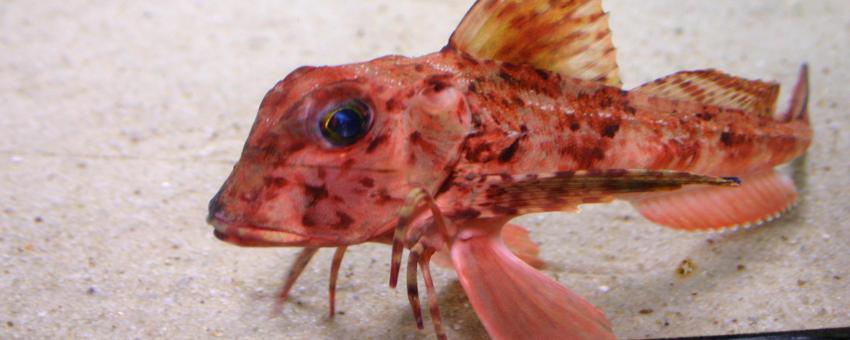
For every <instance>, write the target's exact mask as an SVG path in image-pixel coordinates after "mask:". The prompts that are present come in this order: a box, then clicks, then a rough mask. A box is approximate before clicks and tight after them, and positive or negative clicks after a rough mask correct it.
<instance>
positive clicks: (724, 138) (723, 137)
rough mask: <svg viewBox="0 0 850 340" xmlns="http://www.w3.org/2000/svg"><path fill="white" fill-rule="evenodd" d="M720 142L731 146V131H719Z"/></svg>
mask: <svg viewBox="0 0 850 340" xmlns="http://www.w3.org/2000/svg"><path fill="white" fill-rule="evenodd" d="M720 142H721V143H723V145H726V146H732V144H733V143H734V141H733V136H732V133H731V132H725V131H724V132H721V133H720Z"/></svg>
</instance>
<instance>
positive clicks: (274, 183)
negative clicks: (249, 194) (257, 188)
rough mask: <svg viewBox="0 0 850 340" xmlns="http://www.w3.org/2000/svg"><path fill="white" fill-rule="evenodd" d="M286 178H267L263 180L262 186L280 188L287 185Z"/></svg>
mask: <svg viewBox="0 0 850 340" xmlns="http://www.w3.org/2000/svg"><path fill="white" fill-rule="evenodd" d="M287 183H288V182H287V180H286V178H283V177H272V176H267V177H264V178H263V184H264V185H265V186H267V187H274V188H281V187H284V186H286V184H287Z"/></svg>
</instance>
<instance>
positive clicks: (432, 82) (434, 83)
mask: <svg viewBox="0 0 850 340" xmlns="http://www.w3.org/2000/svg"><path fill="white" fill-rule="evenodd" d="M451 78H452V75H451V74H435V75H433V76H430V77H428V78H426V79H425V85H426V86H429V87H430V88H431V89H432V90H434V92H441V91H443V90H445V89H446V88H448V87H449V86H451V83H450V82H449V80H450V79H451Z"/></svg>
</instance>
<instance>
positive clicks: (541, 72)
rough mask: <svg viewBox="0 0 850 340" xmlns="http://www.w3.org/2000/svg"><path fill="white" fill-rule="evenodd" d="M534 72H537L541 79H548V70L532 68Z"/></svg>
mask: <svg viewBox="0 0 850 340" xmlns="http://www.w3.org/2000/svg"><path fill="white" fill-rule="evenodd" d="M534 73H537V76H538V77H540V78H541V79H543V80H549V72H546V71H544V70H541V69H539V68H535V69H534Z"/></svg>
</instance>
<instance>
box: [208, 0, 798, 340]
mask: <svg viewBox="0 0 850 340" xmlns="http://www.w3.org/2000/svg"><path fill="white" fill-rule="evenodd" d="M530 37H536V38H539V39H528V38H530ZM613 51H614V50H613V46H611V38H610V32H609V31H608V28H607V14H605V13H604V12H602V8H601V4H600V1H598V0H576V1H525V2H516V1H479V2H477V3H476V4H475V5H474V6H473V8H472V9H471V10H470V12H469V13H467V16H466V17H465V18H464V20H463V22H462V23H461V24H460V26H459V27H458V29H457V30H456V31H455V33H454V34H453V36H452V38H451V39H450V41H449V44H448V45H447V46H446V47H445V48H444V49H442V50H441V51H438V52H435V53H432V54H429V55H425V56H422V57H416V58H407V57H401V56H388V57H382V58H378V59H375V60H372V61H368V62H364V63H357V64H349V65H342V66H328V67H302V68H299V69H297V70H295V71H293V72H292V73H291V74H290V75H288V76H287V77H286V78H285V79H284V80H282V81H280V82H279V83H278V84H276V85H275V86H274V87H273V88H272V89H271V90H270V91H269V92H268V93H267V94H266V96H265V98H264V99H263V102H262V103H261V105H260V109H259V112H258V115H257V120H256V121H255V123H254V126H253V128H252V129H251V133H250V135H249V137H248V140H247V141H246V143H245V147H244V150H243V153H242V156H241V158H240V160H239V162H238V163H237V165H236V166H235V167H234V170H233V172H232V173H231V175H230V176H229V177H228V179H227V180H226V181H225V183H224V185H223V186H222V189H221V190H220V191H219V193H217V194H216V195H215V197H213V199H212V200H211V201H210V206H209V216H208V222H209V223H210V224H212V225H213V226H214V227H215V235H216V236H217V237H218V238H220V239H222V240H225V241H228V242H231V243H235V244H239V245H244V246H300V247H305V250H304V251H303V252H302V253H301V254H300V255H299V257H298V259H297V260H296V264H295V265H294V266H293V269H292V271H291V272H290V275H289V279H288V280H287V284H286V285H285V288H284V289H283V291H282V293H281V296H280V299H281V301H282V300H283V299H285V298H286V295H287V294H288V291H289V289H290V288H291V287H292V285H293V284H294V282H295V279H297V277H298V275H299V274H300V272H301V270H303V268H304V266H306V264H307V262H308V261H309V260H310V258H311V257H312V255H313V254H315V251H316V249H317V248H318V247H337V254H336V255H335V256H334V263H333V270H332V278H331V282H332V283H331V286H330V291H331V296H333V290H334V285H335V282H336V272H337V270H338V268H339V263H340V262H341V261H342V255H343V253H344V252H345V249H346V247H347V246H349V245H354V244H359V243H363V242H382V243H392V244H393V257H392V263H393V264H392V267H391V275H390V282H391V286H395V284H396V280H397V276H398V273H399V267H400V261H401V251H402V250H403V249H404V248H408V249H410V255H409V256H408V268H407V289H408V293H409V297H410V303H411V306H412V307H413V312H414V315H415V316H416V319H417V323H418V325H419V326H420V327H422V318H421V311H420V306H419V304H420V302H419V295H418V284H417V281H418V280H417V279H418V277H417V273H418V271H419V270H421V272H422V274H423V276H424V280H425V285H426V288H428V293H429V294H428V298H429V311H430V312H431V315H432V320H433V321H434V327H435V331H436V333H437V335H438V337H443V336H444V333H443V332H442V326H441V321H440V316H439V310H438V307H437V306H436V296H435V294H434V287H433V282H431V279H430V269H429V267H428V264H429V262H430V259H431V257H432V256H433V255H439V256H437V257H435V259H436V258H438V257H441V256H442V257H444V258H450V262H451V265H452V266H453V267H454V268H455V270H456V271H457V272H458V276H459V279H460V281H461V284H462V285H463V287H464V290H465V292H466V293H467V295H468V297H469V298H470V302H471V304H472V305H473V307H474V308H475V310H476V312H477V313H478V315H479V318H480V319H481V320H482V323H484V326H485V328H486V329H487V331H488V332H489V333H490V335H491V336H493V337H495V338H522V337H533V338H549V337H559V338H564V337H567V338H610V337H613V333H612V331H611V327H610V323H608V321H607V319H606V318H605V316H604V314H602V313H601V312H600V311H598V310H597V309H596V308H595V307H593V306H592V305H590V304H589V303H587V302H586V301H584V300H583V299H581V297H579V296H578V295H576V294H574V293H572V292H570V291H569V290H567V289H566V288H564V287H562V286H560V284H558V283H557V282H556V281H554V280H552V279H551V278H548V277H547V276H546V275H544V274H542V273H540V272H538V271H537V270H536V269H534V268H533V267H531V266H529V265H528V264H526V263H525V262H528V263H535V261H537V260H536V258H535V253H536V248H535V247H534V246H533V244H532V245H529V244H530V242H529V241H528V240H527V234H524V233H523V232H522V231H521V229H518V228H516V227H512V226H506V224H507V222H508V221H509V220H510V219H512V218H513V217H516V216H519V215H522V214H526V213H532V212H542V211H573V210H575V209H576V208H577V207H578V206H579V205H580V204H587V203H602V202H608V201H611V200H613V199H625V200H628V201H630V202H631V203H632V204H633V205H634V206H635V207H636V208H637V209H638V211H639V212H640V213H641V214H643V215H644V216H645V217H647V218H648V219H650V220H652V221H654V222H656V223H659V224H662V225H665V226H668V227H672V228H676V229H684V230H716V229H722V228H729V227H735V226H741V225H749V224H755V223H760V222H762V221H765V220H768V219H770V218H773V217H775V216H777V215H778V214H780V213H782V212H783V211H785V210H786V209H788V207H790V206H791V205H792V204H793V202H794V201H795V199H796V192H795V189H794V186H793V184H792V183H791V182H790V181H789V180H788V179H787V178H786V177H784V176H782V175H780V174H778V173H776V172H775V171H774V170H773V168H774V167H775V166H777V165H779V164H782V163H785V162H788V161H790V160H792V159H794V158H795V157H797V156H799V155H801V154H802V153H803V152H805V150H806V148H807V147H808V145H809V144H810V142H811V139H812V131H811V128H810V127H809V124H808V112H807V103H806V102H807V95H808V83H807V74H806V72H807V71H806V68H805V67H803V69H802V70H801V75H800V79H801V80H800V81H799V83H798V85H797V87H796V88H795V90H794V94H793V96H792V97H793V98H792V103H791V106H790V108H789V110H788V111H787V112H783V113H781V114H774V112H773V111H774V109H775V101H776V95H777V93H778V85H776V84H772V83H766V82H761V81H751V80H745V79H741V78H737V77H734V76H730V75H726V74H723V73H721V72H718V71H714V70H701V71H686V72H680V73H676V74H673V75H670V76H668V77H664V78H661V79H659V80H657V81H654V82H651V83H648V84H645V85H643V86H640V87H638V88H635V89H632V90H630V91H626V90H623V89H621V88H620V86H619V85H620V82H619V77H618V76H617V65H616V60H615V58H614V52H613ZM741 201H743V202H746V203H743V204H741V203H740V202H741ZM706 208H709V209H706ZM517 230H520V231H519V232H518V231H517ZM505 240H507V241H505ZM506 242H507V243H508V244H507V245H506V244H505V243H506ZM517 256H520V257H521V258H522V259H523V260H525V262H523V261H522V260H520V257H517ZM538 263H539V261H538ZM417 268H419V269H417ZM553 301H556V302H555V303H553ZM331 306H333V298H331ZM331 309H332V310H333V307H331ZM332 314H333V313H332Z"/></svg>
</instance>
